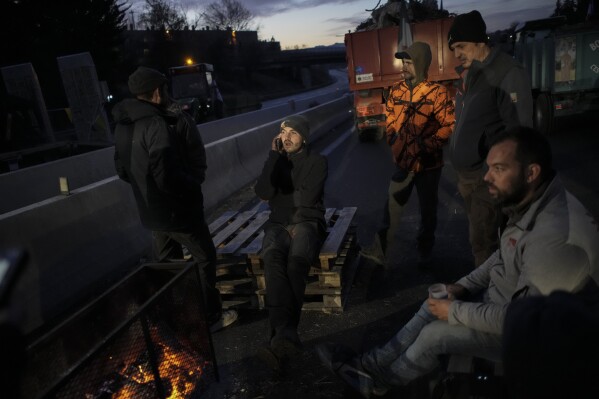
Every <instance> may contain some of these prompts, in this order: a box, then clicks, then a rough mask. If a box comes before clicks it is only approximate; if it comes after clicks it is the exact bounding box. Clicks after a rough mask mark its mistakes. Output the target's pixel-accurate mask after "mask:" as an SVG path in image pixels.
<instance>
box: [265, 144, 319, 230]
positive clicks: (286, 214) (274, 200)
mask: <svg viewBox="0 0 599 399" xmlns="http://www.w3.org/2000/svg"><path fill="white" fill-rule="evenodd" d="M327 175H328V167H327V159H326V158H325V157H323V156H322V155H320V154H311V153H309V152H308V150H307V149H304V150H303V151H301V152H298V153H295V154H291V155H289V156H287V155H286V154H280V153H279V152H277V151H272V150H271V151H270V152H269V154H268V158H267V159H266V162H265V163H264V168H263V169H262V173H261V174H260V176H259V177H258V181H257V182H256V186H255V187H254V191H255V192H256V195H257V196H258V197H259V198H261V199H263V200H267V201H268V204H269V206H270V210H271V212H270V217H269V221H270V222H273V223H279V224H282V225H284V226H287V225H291V224H296V223H300V222H304V221H313V222H317V223H318V224H319V225H320V226H321V227H322V228H323V229H324V228H325V222H324V205H323V197H324V183H325V181H326V178H327Z"/></svg>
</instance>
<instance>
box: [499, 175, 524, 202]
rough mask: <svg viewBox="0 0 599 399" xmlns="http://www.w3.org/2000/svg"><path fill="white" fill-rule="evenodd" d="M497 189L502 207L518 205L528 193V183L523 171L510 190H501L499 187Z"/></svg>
mask: <svg viewBox="0 0 599 399" xmlns="http://www.w3.org/2000/svg"><path fill="white" fill-rule="evenodd" d="M495 190H497V201H498V202H499V204H500V205H501V207H503V208H506V207H511V206H514V205H518V204H519V203H521V202H522V201H523V200H524V198H525V197H526V194H527V193H528V185H527V184H526V178H525V177H524V173H521V174H520V175H518V176H517V177H516V178H515V179H514V181H513V183H512V187H511V189H510V190H509V191H500V190H499V189H497V187H495Z"/></svg>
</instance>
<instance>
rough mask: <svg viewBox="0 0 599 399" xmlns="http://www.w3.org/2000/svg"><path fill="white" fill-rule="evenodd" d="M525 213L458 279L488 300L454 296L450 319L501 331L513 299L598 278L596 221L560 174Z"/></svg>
mask: <svg viewBox="0 0 599 399" xmlns="http://www.w3.org/2000/svg"><path fill="white" fill-rule="evenodd" d="M545 187H546V189H545V191H544V192H542V193H540V196H539V197H538V199H536V200H535V201H534V202H532V204H531V205H530V206H529V207H528V209H526V210H524V211H523V212H522V213H521V214H513V215H511V216H510V218H509V220H508V224H507V227H506V228H505V230H504V231H503V232H502V234H501V247H500V249H499V250H497V251H496V252H495V253H494V254H493V255H492V256H491V257H490V258H489V259H488V260H487V261H486V262H485V263H483V264H482V265H481V266H479V267H478V268H477V269H475V270H474V271H473V272H472V273H470V274H469V275H468V276H466V277H463V278H462V279H460V280H458V281H457V284H460V285H462V286H464V287H465V288H466V289H467V290H468V291H470V292H471V293H478V292H483V293H484V294H483V302H479V303H473V302H463V301H458V300H456V301H453V302H452V304H451V305H450V307H449V319H448V320H449V323H450V324H454V325H464V326H466V327H469V328H472V329H475V330H480V331H484V332H490V333H495V334H500V333H501V329H502V326H503V320H504V318H505V313H506V311H507V307H508V305H509V303H510V301H512V299H516V298H520V297H525V296H532V295H549V294H550V293H551V292H553V291H556V290H563V291H568V292H577V291H578V290H580V289H582V288H583V287H584V286H585V285H586V284H587V283H588V282H589V281H590V280H591V279H592V280H594V281H595V282H599V228H598V227H597V226H598V225H597V221H595V220H594V219H593V217H592V216H591V214H590V213H589V212H588V211H587V210H586V209H585V208H584V206H583V205H582V204H581V203H580V202H579V201H578V200H577V199H576V198H575V197H573V196H572V195H571V194H570V193H569V192H567V191H566V190H565V188H564V186H563V184H562V182H561V180H560V179H559V177H557V176H556V177H554V178H553V180H552V181H551V182H550V183H549V184H548V185H546V186H545Z"/></svg>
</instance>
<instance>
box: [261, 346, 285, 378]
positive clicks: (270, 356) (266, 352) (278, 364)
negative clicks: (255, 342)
mask: <svg viewBox="0 0 599 399" xmlns="http://www.w3.org/2000/svg"><path fill="white" fill-rule="evenodd" d="M256 356H257V357H258V359H260V360H262V362H264V363H265V364H266V366H268V368H270V369H271V370H272V371H276V372H278V371H282V369H283V367H284V363H285V360H284V359H281V358H279V357H278V356H277V354H276V353H275V352H274V350H273V349H272V348H271V347H270V346H262V347H260V348H258V350H257V351H256Z"/></svg>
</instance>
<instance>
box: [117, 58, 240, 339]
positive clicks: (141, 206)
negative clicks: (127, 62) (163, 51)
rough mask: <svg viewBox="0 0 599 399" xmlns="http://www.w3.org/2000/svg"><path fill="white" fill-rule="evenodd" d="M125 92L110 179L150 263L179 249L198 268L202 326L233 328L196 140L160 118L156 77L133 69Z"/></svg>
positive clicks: (177, 121) (176, 122) (163, 83)
mask: <svg viewBox="0 0 599 399" xmlns="http://www.w3.org/2000/svg"><path fill="white" fill-rule="evenodd" d="M128 84H129V90H130V91H131V93H132V94H133V95H135V96H136V98H135V99H126V100H123V101H122V102H121V103H119V104H117V105H116V106H115V107H114V110H113V116H114V119H115V120H116V121H117V126H116V130H115V141H116V143H115V155H114V160H115V166H116V170H117V173H118V175H119V177H120V178H121V179H123V180H125V181H126V182H128V183H129V184H131V188H132V189H133V194H134V195H135V199H136V201H137V209H138V211H139V215H140V218H141V222H142V224H143V225H144V227H146V228H148V229H150V230H152V235H153V239H154V251H155V255H156V257H157V260H158V261H159V262H162V261H168V260H170V259H182V258H183V251H182V248H181V245H185V246H186V247H187V249H188V250H189V252H190V253H191V254H192V256H193V257H194V260H195V261H196V262H197V263H198V266H199V271H200V275H201V280H202V286H203V287H202V288H203V293H204V302H205V304H206V308H207V312H208V321H209V323H210V325H211V330H212V331H213V332H214V331H217V330H219V329H221V328H223V327H226V326H227V325H230V324H231V323H233V322H234V321H235V320H236V319H237V312H235V311H233V310H228V311H225V312H223V310H222V302H221V299H220V293H219V291H218V289H216V250H215V248H214V244H213V242H212V238H211V236H210V231H209V230H208V226H207V225H206V221H205V219H204V197H203V195H202V183H203V182H204V178H205V173H206V152H205V149H204V143H203V142H202V137H201V136H200V133H199V132H198V130H197V127H196V126H195V124H194V123H193V121H191V120H190V119H189V117H188V116H187V115H186V114H184V113H173V112H169V111H168V110H167V108H166V105H167V102H168V94H167V91H166V89H167V80H166V77H165V76H164V75H163V74H161V73H160V72H158V71H156V70H154V69H151V68H145V67H139V68H138V69H137V70H136V71H135V72H134V73H133V74H131V76H129V82H128Z"/></svg>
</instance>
